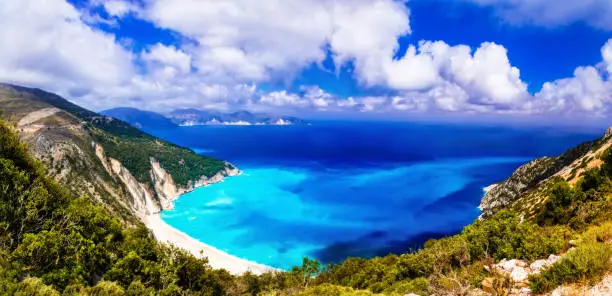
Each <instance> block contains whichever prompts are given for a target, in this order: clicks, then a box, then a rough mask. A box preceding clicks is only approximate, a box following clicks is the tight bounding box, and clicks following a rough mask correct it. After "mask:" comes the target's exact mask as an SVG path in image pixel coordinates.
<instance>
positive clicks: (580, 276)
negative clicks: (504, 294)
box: [530, 243, 612, 293]
mask: <svg viewBox="0 0 612 296" xmlns="http://www.w3.org/2000/svg"><path fill="white" fill-rule="evenodd" d="M610 256H612V246H610V245H606V244H602V243H586V244H584V245H580V246H579V247H577V248H576V249H574V250H572V251H570V252H568V253H567V255H566V256H565V257H564V258H563V259H561V260H559V261H557V262H556V263H555V264H553V265H552V266H551V267H550V269H549V270H547V271H544V272H542V273H541V274H539V275H536V276H532V277H530V281H531V284H530V286H531V289H532V290H533V291H534V292H536V293H543V292H546V291H550V290H552V289H554V288H556V287H557V286H559V285H561V284H564V283H574V282H577V281H589V282H591V283H592V282H596V281H598V280H599V279H600V277H601V276H602V275H603V273H605V272H606V271H607V270H608V269H610V263H609V260H610Z"/></svg>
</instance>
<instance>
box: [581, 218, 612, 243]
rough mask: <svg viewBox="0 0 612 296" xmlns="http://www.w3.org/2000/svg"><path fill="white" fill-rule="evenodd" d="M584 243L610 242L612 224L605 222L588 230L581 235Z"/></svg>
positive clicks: (611, 240) (611, 239)
mask: <svg viewBox="0 0 612 296" xmlns="http://www.w3.org/2000/svg"><path fill="white" fill-rule="evenodd" d="M582 242H584V243H595V242H600V243H610V242H612V222H606V223H604V224H602V225H600V226H595V227H591V228H589V229H588V230H587V231H586V232H585V233H584V234H583V235H582Z"/></svg>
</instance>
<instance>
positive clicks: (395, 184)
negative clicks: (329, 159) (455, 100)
mask: <svg viewBox="0 0 612 296" xmlns="http://www.w3.org/2000/svg"><path fill="white" fill-rule="evenodd" d="M526 160H527V159H525V158H479V159H462V160H444V161H437V162H429V163H422V164H417V165H412V166H402V167H395V168H386V169H354V170H350V171H344V170H326V171H322V172H321V171H310V170H308V169H297V168H289V167H287V168H248V167H247V168H244V169H243V174H242V175H240V176H237V177H231V178H227V179H226V180H225V181H224V182H222V183H219V184H214V185H211V186H207V187H202V188H198V189H196V190H195V191H193V192H190V193H187V194H184V195H183V196H181V197H180V198H179V199H178V200H177V201H176V203H175V209H174V210H172V211H164V212H163V215H162V217H163V219H164V220H165V221H166V222H167V223H169V224H170V225H172V226H174V227H176V228H177V229H180V230H182V231H184V232H185V233H187V234H189V235H190V236H192V237H195V238H198V239H200V240H202V241H204V242H206V243H207V244H210V245H213V246H215V247H217V248H219V249H221V250H223V251H226V252H228V253H230V254H233V255H236V256H239V257H241V258H246V259H249V260H252V261H255V262H259V263H263V264H267V265H270V266H274V267H279V268H288V267H290V266H292V265H296V264H299V263H300V262H301V259H302V258H303V257H305V256H309V257H318V256H317V254H318V253H319V251H321V250H325V249H326V248H328V247H329V246H333V245H334V244H336V243H338V242H352V241H356V240H360V239H361V238H362V237H363V236H364V235H369V234H375V235H376V234H377V233H378V235H380V236H381V237H379V239H378V240H377V239H376V238H369V239H368V240H369V241H375V242H374V243H372V242H370V244H373V245H375V246H377V248H380V246H381V245H382V244H384V242H385V240H386V239H388V238H385V235H382V234H381V233H380V232H381V230H384V232H386V233H389V234H391V235H393V236H396V237H410V236H411V235H415V234H418V233H421V232H436V231H438V230H440V229H448V228H449V227H451V228H453V227H455V228H456V225H457V224H458V223H459V225H461V224H462V221H463V220H464V219H465V217H466V216H467V217H470V218H473V217H475V216H477V215H478V210H477V209H476V208H475V207H472V208H471V209H469V208H468V209H463V213H455V214H454V215H450V216H449V215H447V214H445V213H442V214H440V213H431V214H430V215H427V214H425V215H424V214H423V213H417V214H415V213H414V212H415V210H416V209H419V210H423V209H424V208H427V207H428V206H431V205H435V204H436V202H438V201H440V200H441V199H443V198H445V197H447V196H449V195H451V194H453V193H456V192H460V191H462V190H465V189H467V188H468V187H469V186H470V184H471V183H472V182H473V181H474V180H475V179H476V178H477V176H475V175H473V174H472V172H473V171H474V169H475V168H481V167H484V166H497V165H504V164H516V163H521V162H524V161H526ZM476 174H477V173H476ZM379 186H384V188H376V187H379ZM373 187H374V188H373ZM372 192H377V193H378V194H371V193H372ZM330 196H332V197H330ZM412 225H418V227H412ZM366 255H376V254H375V253H370V254H367V252H366Z"/></svg>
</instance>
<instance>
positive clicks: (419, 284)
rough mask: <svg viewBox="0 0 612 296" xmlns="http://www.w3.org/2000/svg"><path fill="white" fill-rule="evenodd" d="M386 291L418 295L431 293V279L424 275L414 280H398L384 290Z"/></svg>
mask: <svg viewBox="0 0 612 296" xmlns="http://www.w3.org/2000/svg"><path fill="white" fill-rule="evenodd" d="M384 293H385V294H387V295H389V294H398V295H406V294H410V293H414V294H417V295H428V294H429V280H428V279H427V278H424V277H419V278H416V279H413V280H405V281H400V282H396V283H395V284H393V285H391V286H390V287H388V288H386V289H385V290H384Z"/></svg>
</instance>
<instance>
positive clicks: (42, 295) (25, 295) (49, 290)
mask: <svg viewBox="0 0 612 296" xmlns="http://www.w3.org/2000/svg"><path fill="white" fill-rule="evenodd" d="M15 296H60V293H59V292H57V291H56V290H55V289H53V287H51V286H48V285H45V284H44V283H43V282H42V281H41V280H40V279H39V278H32V277H29V278H26V279H25V280H23V281H22V282H21V283H19V285H17V290H16V291H15Z"/></svg>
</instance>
